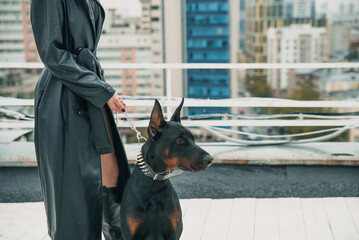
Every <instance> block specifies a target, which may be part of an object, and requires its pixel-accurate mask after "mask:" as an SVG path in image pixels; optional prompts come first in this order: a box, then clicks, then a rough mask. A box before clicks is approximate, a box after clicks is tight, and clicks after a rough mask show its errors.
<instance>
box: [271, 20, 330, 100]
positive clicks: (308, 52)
mask: <svg viewBox="0 0 359 240" xmlns="http://www.w3.org/2000/svg"><path fill="white" fill-rule="evenodd" d="M329 43H330V34H329V33H328V32H327V29H326V28H325V27H312V26H311V25H310V24H292V25H290V26H288V27H283V28H269V29H268V31H267V46H268V52H267V62H269V63H311V62H327V61H328V60H329V55H330V50H329V49H330V44H329ZM267 75H268V78H267V81H268V84H269V85H270V86H271V87H272V89H273V90H274V95H275V96H276V97H285V96H287V95H289V94H291V93H292V91H293V90H294V89H295V88H296V87H299V86H297V82H296V81H295V76H294V71H293V70H290V69H274V70H268V72H267Z"/></svg>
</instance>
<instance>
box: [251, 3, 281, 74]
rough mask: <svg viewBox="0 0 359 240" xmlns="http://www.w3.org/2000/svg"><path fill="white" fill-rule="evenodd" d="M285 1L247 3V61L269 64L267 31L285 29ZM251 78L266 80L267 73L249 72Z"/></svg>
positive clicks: (258, 70) (257, 70)
mask: <svg viewBox="0 0 359 240" xmlns="http://www.w3.org/2000/svg"><path fill="white" fill-rule="evenodd" d="M283 24H284V23H283V0H247V1H246V61H247V62H248V63H264V62H267V29H268V28H269V27H276V28H281V27H283ZM248 74H249V76H250V77H251V78H255V79H260V80H265V78H266V71H265V70H263V69H256V70H253V71H248Z"/></svg>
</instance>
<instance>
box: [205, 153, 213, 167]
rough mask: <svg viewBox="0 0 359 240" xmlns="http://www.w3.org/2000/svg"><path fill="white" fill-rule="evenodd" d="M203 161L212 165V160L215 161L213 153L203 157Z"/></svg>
mask: <svg viewBox="0 0 359 240" xmlns="http://www.w3.org/2000/svg"><path fill="white" fill-rule="evenodd" d="M203 161H204V162H205V163H207V165H211V164H212V162H213V157H212V156H211V155H206V156H205V157H204V158H203Z"/></svg>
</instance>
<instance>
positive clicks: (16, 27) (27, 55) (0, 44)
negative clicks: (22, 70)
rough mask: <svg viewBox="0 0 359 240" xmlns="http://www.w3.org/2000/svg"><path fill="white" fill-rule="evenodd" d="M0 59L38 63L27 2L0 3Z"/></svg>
mask: <svg viewBox="0 0 359 240" xmlns="http://www.w3.org/2000/svg"><path fill="white" fill-rule="evenodd" d="M0 9H1V11H0V59H1V61H3V62H39V61H40V59H39V55H38V53H37V49H36V45H35V41H34V36H33V32H32V28H31V22H30V1H29V0H2V1H0Z"/></svg>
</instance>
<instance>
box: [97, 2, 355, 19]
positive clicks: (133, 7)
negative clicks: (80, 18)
mask: <svg viewBox="0 0 359 240" xmlns="http://www.w3.org/2000/svg"><path fill="white" fill-rule="evenodd" d="M100 2H101V4H102V5H103V6H104V7H105V8H117V9H119V11H121V10H123V11H122V12H123V13H124V14H127V15H128V16H127V17H140V16H141V3H140V1H139V0H101V1H100ZM315 3H316V6H317V11H319V10H320V6H322V5H323V4H324V3H328V1H327V0H315ZM342 3H345V4H346V3H353V4H354V7H355V10H356V11H358V10H359V2H358V1H355V0H337V1H334V2H330V4H329V3H328V10H329V11H331V12H336V11H338V10H339V6H340V4H342ZM126 9H127V10H126Z"/></svg>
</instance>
